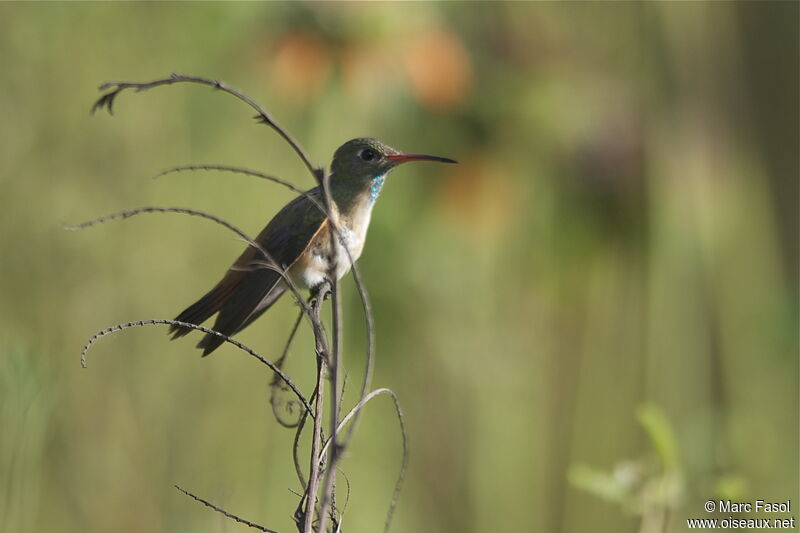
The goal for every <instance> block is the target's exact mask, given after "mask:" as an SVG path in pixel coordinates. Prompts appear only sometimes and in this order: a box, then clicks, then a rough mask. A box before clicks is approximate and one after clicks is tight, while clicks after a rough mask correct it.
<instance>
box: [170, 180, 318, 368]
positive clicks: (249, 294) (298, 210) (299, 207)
mask: <svg viewBox="0 0 800 533" xmlns="http://www.w3.org/2000/svg"><path fill="white" fill-rule="evenodd" d="M309 196H310V197H311V198H313V199H315V200H316V201H317V202H318V203H319V204H321V203H322V198H321V194H320V191H319V187H317V188H315V189H312V190H310V191H308V193H307V195H302V196H298V197H297V198H295V199H294V200H292V201H291V202H289V203H288V204H287V205H286V206H285V207H284V208H283V209H281V210H280V211H279V212H278V214H277V215H275V217H273V219H272V220H271V221H270V223H269V224H267V227H265V228H264V229H263V231H261V233H260V234H259V235H258V237H256V239H255V241H256V242H257V243H258V244H259V245H260V246H261V247H262V248H263V249H264V250H266V251H267V252H268V253H269V254H270V256H271V257H272V259H273V260H274V261H275V262H276V263H277V264H278V265H279V266H280V267H281V268H283V269H287V268H288V267H289V266H291V264H292V263H294V262H295V261H296V260H297V258H298V257H300V255H301V254H302V253H303V251H304V250H305V249H306V247H307V246H308V244H309V243H310V242H311V240H312V238H313V237H314V235H315V234H316V232H317V231H318V230H319V228H320V226H321V225H322V223H323V222H324V221H325V215H324V213H323V212H322V211H321V210H320V209H319V207H317V205H316V204H315V203H314V202H313V201H312V200H311V199H310V198H309ZM266 262H268V260H267V259H266V258H265V257H264V256H263V254H262V253H261V252H260V251H259V250H258V249H256V248H255V247H253V246H248V247H247V248H246V249H245V251H244V252H243V253H242V255H240V256H239V258H238V259H237V260H236V262H234V264H233V265H231V267H230V268H229V269H228V271H227V272H226V274H225V276H224V277H223V278H222V279H221V280H220V281H219V283H217V285H216V286H215V287H214V288H213V289H211V291H209V292H208V293H207V294H206V295H205V296H203V297H202V298H201V299H200V300H198V301H197V302H196V303H194V304H193V305H192V306H190V307H188V308H187V309H186V310H184V311H183V312H182V313H181V314H180V315H178V317H177V318H176V320H179V321H182V322H189V323H193V324H199V323H201V322H203V321H205V320H206V319H208V318H209V317H210V316H211V315H213V314H214V313H216V312H217V311H219V315H218V316H217V319H216V321H215V323H214V328H213V329H214V330H215V331H218V332H220V333H222V334H224V335H228V336H230V335H233V334H234V333H236V332H237V331H239V330H241V329H242V328H244V327H245V326H247V325H249V324H250V323H251V322H252V321H253V320H255V318H257V317H258V316H260V315H261V314H262V313H263V312H264V311H266V310H267V309H268V308H269V306H270V305H272V304H273V303H274V302H275V301H276V300H277V299H278V297H280V295H281V294H282V293H283V291H284V290H285V289H284V287H282V286H280V285H279V282H280V281H281V276H280V274H279V273H277V272H276V271H275V270H273V269H271V268H269V267H266V266H264V265H263V263H266ZM172 331H173V333H174V335H173V338H176V337H180V336H182V335H185V334H186V333H187V332H188V331H185V330H183V329H182V328H173V329H172ZM223 342H224V341H223V340H222V339H221V338H220V337H217V336H216V335H212V334H206V336H205V337H204V338H203V339H202V340H201V341H200V343H199V344H198V347H199V348H203V355H208V354H209V353H211V352H212V351H214V350H215V349H216V348H217V347H218V346H219V345H220V344H222V343H223Z"/></svg>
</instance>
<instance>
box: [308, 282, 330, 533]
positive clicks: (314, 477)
mask: <svg viewBox="0 0 800 533" xmlns="http://www.w3.org/2000/svg"><path fill="white" fill-rule="evenodd" d="M329 290H330V287H329V286H328V285H327V284H323V286H322V287H320V288H319V290H318V291H317V294H316V296H315V298H314V299H313V301H312V304H311V313H310V314H309V318H310V320H311V323H312V329H313V330H314V340H315V345H316V354H317V389H316V393H317V394H316V399H315V402H314V413H315V415H316V416H314V424H313V431H312V437H311V458H310V464H309V477H308V487H307V489H306V497H305V510H304V512H303V533H313V524H314V510H315V508H316V503H317V489H318V488H319V483H320V469H321V467H322V465H321V460H322V457H321V456H320V454H319V452H320V449H321V448H322V418H323V417H322V416H320V415H321V413H322V411H323V408H324V406H323V398H324V396H325V394H324V391H325V367H326V361H327V359H328V348H327V341H326V336H325V332H324V330H323V328H322V319H321V318H320V308H321V307H322V302H323V301H324V300H325V296H326V294H327V293H328V291H329ZM301 505H302V502H301ZM319 531H322V530H319Z"/></svg>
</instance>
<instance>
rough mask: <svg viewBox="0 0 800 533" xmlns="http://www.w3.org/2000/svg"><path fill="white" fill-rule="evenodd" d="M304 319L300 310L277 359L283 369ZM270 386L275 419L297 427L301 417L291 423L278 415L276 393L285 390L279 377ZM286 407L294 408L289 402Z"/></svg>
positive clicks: (280, 422) (277, 364) (279, 366)
mask: <svg viewBox="0 0 800 533" xmlns="http://www.w3.org/2000/svg"><path fill="white" fill-rule="evenodd" d="M302 320H303V311H302V310H300V313H298V315H297V319H296V320H295V321H294V326H292V331H291V333H289V338H288V339H287V340H286V345H285V346H284V348H283V353H281V356H280V357H279V358H278V359H276V360H275V366H277V367H278V368H280V369H281V370H282V369H283V364H284V362H285V361H286V357H287V356H288V355H289V348H290V347H291V345H292V341H293V340H294V337H295V335H297V330H298V329H299V328H300V322H301V321H302ZM269 386H270V389H271V393H270V402H269V403H270V405H272V413H273V414H274V415H275V420H277V421H278V423H279V424H280V425H282V426H283V427H286V428H293V427H296V426H297V424H299V423H300V419H299V418H298V419H297V421H296V422H293V423H290V422H286V421H284V420H283V419H282V418H281V417H280V416H278V405H277V404H278V398H277V396H276V395H277V394H278V392H279V391H282V390H285V389H284V388H283V387H282V386H281V382H280V380H279V379H278V378H277V376H275V377H273V378H272V382H271V383H270V385H269ZM286 407H287V410H288V411H290V412H291V410H292V408H291V404H287V405H286Z"/></svg>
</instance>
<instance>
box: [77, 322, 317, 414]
mask: <svg viewBox="0 0 800 533" xmlns="http://www.w3.org/2000/svg"><path fill="white" fill-rule="evenodd" d="M156 324H158V325H169V326H180V327H184V328H190V329H195V330H197V331H202V332H203V333H210V334H211V335H215V336H217V337H219V338H221V339H222V340H223V341H225V342H227V343H229V344H233V345H234V346H236V347H237V348H239V349H240V350H243V351H245V352H247V353H248V354H250V355H252V356H253V357H255V358H256V359H258V360H259V361H261V362H262V363H264V364H265V365H267V366H268V367H269V368H270V370H272V371H273V372H274V373H275V375H276V376H279V377H280V379H281V380H282V381H283V382H284V383H286V385H288V386H289V388H290V389H291V390H292V392H294V393H295V395H296V396H297V398H298V399H299V400H300V401H301V402H302V404H303V407H305V409H306V411H307V412H308V414H309V416H311V418H315V414H314V412H313V411H312V410H311V405H310V404H309V403H308V400H306V398H305V396H303V393H302V392H300V389H298V388H297V386H296V385H295V384H294V383H293V382H292V380H291V379H289V376H287V375H286V374H284V373H283V371H282V370H281V369H280V368H278V367H277V366H275V364H273V363H272V362H271V361H269V360H268V359H266V358H265V357H264V356H263V355H261V354H260V353H258V352H256V351H255V350H253V349H252V348H249V347H248V346H245V345H244V344H242V343H241V342H239V341H237V340H236V339H232V338H231V337H228V336H227V335H223V334H222V333H220V332H218V331H214V330H213V329H208V328H204V327H203V326H198V325H197V324H190V323H189V322H181V321H180V320H167V319H163V318H151V319H147V320H136V321H133V322H123V323H121V324H116V325H114V326H111V327H109V328H106V329H103V330H100V331H98V332H97V333H95V334H94V335H92V336H91V337H89V340H88V341H86V344H84V345H83V349H82V350H81V366H82V367H83V368H86V353H87V352H88V351H89V348H91V347H92V345H93V344H94V343H95V342H97V340H98V339H100V338H102V337H105V336H106V335H110V334H111V333H115V332H117V331H122V330H123V329H128V328H132V327H136V326H150V325H156Z"/></svg>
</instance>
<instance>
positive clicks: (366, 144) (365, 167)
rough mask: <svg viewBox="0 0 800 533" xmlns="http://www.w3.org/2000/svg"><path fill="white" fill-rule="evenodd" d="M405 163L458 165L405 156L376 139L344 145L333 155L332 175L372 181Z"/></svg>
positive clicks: (354, 141)
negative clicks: (435, 162)
mask: <svg viewBox="0 0 800 533" xmlns="http://www.w3.org/2000/svg"><path fill="white" fill-rule="evenodd" d="M406 161H438V162H440V163H456V161H454V160H452V159H448V158H446V157H438V156H435V155H424V154H405V153H403V152H399V151H397V150H395V149H394V148H392V147H391V146H388V145H386V144H384V143H382V142H381V141H379V140H377V139H368V138H362V139H352V140H350V141H347V142H346V143H344V144H343V145H341V146H340V147H339V148H338V149H337V150H336V153H334V154H333V161H332V162H331V171H332V172H333V175H334V176H338V177H340V178H343V177H346V178H348V179H351V180H358V181H361V180H370V179H373V178H376V177H379V176H385V175H386V174H388V173H389V172H390V171H391V170H392V169H393V168H394V167H396V166H397V165H399V164H400V163H405V162H406Z"/></svg>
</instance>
